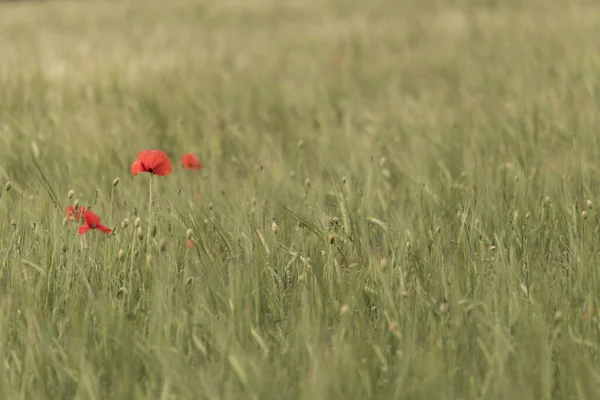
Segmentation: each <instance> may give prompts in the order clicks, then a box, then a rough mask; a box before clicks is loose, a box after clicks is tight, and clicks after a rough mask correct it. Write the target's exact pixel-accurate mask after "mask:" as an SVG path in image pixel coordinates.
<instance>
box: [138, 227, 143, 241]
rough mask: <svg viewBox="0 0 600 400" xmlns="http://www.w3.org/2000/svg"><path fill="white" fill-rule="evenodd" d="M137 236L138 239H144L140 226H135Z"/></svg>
mask: <svg viewBox="0 0 600 400" xmlns="http://www.w3.org/2000/svg"><path fill="white" fill-rule="evenodd" d="M137 237H138V239H139V240H140V241H141V240H144V231H143V230H142V228H137Z"/></svg>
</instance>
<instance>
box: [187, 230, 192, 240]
mask: <svg viewBox="0 0 600 400" xmlns="http://www.w3.org/2000/svg"><path fill="white" fill-rule="evenodd" d="M193 235H194V231H192V230H191V229H188V230H187V232H186V233H185V237H186V238H187V239H188V240H190V239H191V238H192V236H193Z"/></svg>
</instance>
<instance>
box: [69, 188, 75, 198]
mask: <svg viewBox="0 0 600 400" xmlns="http://www.w3.org/2000/svg"><path fill="white" fill-rule="evenodd" d="M68 196H69V200H71V199H72V198H73V196H75V191H74V190H73V189H71V190H69V194H68Z"/></svg>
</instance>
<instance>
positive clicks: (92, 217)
mask: <svg viewBox="0 0 600 400" xmlns="http://www.w3.org/2000/svg"><path fill="white" fill-rule="evenodd" d="M82 214H83V220H84V221H85V224H86V225H87V226H89V227H90V228H93V227H95V226H98V225H100V217H99V216H97V215H96V214H94V213H93V212H91V211H89V210H85V211H83V213H82Z"/></svg>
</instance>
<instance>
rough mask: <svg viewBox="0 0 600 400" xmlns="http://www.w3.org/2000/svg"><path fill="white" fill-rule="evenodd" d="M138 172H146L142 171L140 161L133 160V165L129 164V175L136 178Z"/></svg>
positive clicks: (142, 166) (142, 167)
mask: <svg viewBox="0 0 600 400" xmlns="http://www.w3.org/2000/svg"><path fill="white" fill-rule="evenodd" d="M140 172H146V170H145V169H144V165H143V164H142V162H141V161H140V160H135V161H134V162H133V164H131V173H132V174H133V176H136V175H137V174H139V173H140Z"/></svg>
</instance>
